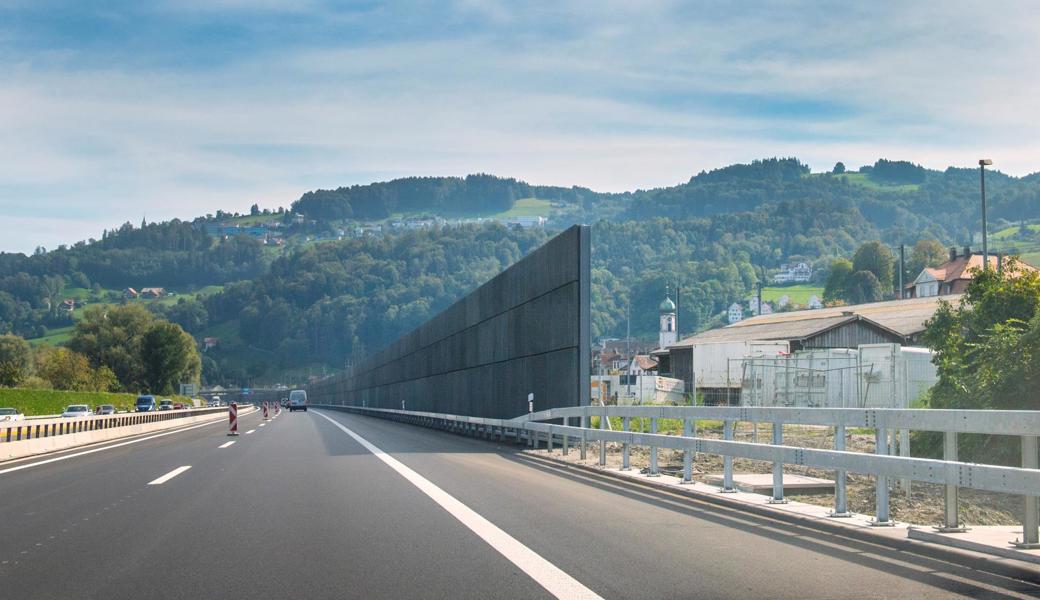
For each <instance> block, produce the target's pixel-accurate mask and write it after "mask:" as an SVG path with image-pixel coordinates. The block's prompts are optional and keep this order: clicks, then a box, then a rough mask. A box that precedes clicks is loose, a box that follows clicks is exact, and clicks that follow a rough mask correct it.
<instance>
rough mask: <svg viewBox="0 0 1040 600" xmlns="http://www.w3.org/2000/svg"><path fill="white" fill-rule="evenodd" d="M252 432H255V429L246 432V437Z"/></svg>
mask: <svg viewBox="0 0 1040 600" xmlns="http://www.w3.org/2000/svg"><path fill="white" fill-rule="evenodd" d="M254 431H256V430H255V429H250V430H249V431H247V432H246V435H249V434H250V433H253V432H254Z"/></svg>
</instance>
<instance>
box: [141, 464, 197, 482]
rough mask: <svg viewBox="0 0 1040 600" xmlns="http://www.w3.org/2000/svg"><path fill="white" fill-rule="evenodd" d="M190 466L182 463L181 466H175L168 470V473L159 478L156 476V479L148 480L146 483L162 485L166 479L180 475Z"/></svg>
mask: <svg viewBox="0 0 1040 600" xmlns="http://www.w3.org/2000/svg"><path fill="white" fill-rule="evenodd" d="M190 468H191V465H184V466H183V467H177V468H176V469H174V470H172V471H170V472H169V473H167V474H165V475H163V476H162V477H160V478H158V479H156V480H154V481H149V482H148V485H162V484H164V483H166V482H167V481H169V480H171V479H173V478H174V477H176V476H178V475H180V474H181V473H183V472H185V471H187V470H188V469H190Z"/></svg>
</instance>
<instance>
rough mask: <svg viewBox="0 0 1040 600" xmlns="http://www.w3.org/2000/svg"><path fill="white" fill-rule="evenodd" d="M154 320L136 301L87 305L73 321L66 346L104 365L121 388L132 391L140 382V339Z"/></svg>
mask: <svg viewBox="0 0 1040 600" xmlns="http://www.w3.org/2000/svg"><path fill="white" fill-rule="evenodd" d="M155 321H156V318H155V315H153V314H152V313H150V312H148V310H147V309H146V308H144V307H142V306H140V305H139V304H128V305H126V306H116V307H113V306H91V307H88V308H87V310H86V311H84V313H83V318H82V319H80V321H79V322H78V323H76V329H75V330H74V332H73V334H72V337H71V338H70V339H69V341H68V347H69V349H71V350H74V351H76V352H79V353H81V354H83V355H84V356H86V357H87V359H88V360H89V361H90V364H91V366H92V367H94V368H98V367H100V366H102V365H105V366H107V367H108V368H109V369H111V370H112V372H113V373H115V375H116V377H117V378H118V379H119V383H120V384H121V387H122V389H124V390H127V391H131V392H136V391H138V389H140V388H141V387H142V386H143V385H144V366H143V364H142V362H141V353H140V348H141V339H142V337H143V336H144V334H145V332H146V331H148V329H149V328H150V327H151V326H152V324H153V323H155Z"/></svg>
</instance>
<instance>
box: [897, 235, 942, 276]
mask: <svg viewBox="0 0 1040 600" xmlns="http://www.w3.org/2000/svg"><path fill="white" fill-rule="evenodd" d="M946 258H947V256H946V248H944V247H943V245H942V244H941V243H940V242H939V240H936V239H927V240H918V242H917V243H916V244H914V248H913V250H911V251H910V262H909V263H908V264H907V268H908V269H909V270H910V273H909V275H910V277H911V281H912V280H913V278H916V277H917V276H918V275H920V274H921V271H923V270H924V269H925V268H928V267H937V266H939V265H941V264H942V263H944V262H946Z"/></svg>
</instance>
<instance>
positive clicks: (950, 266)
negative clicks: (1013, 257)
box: [903, 247, 1036, 298]
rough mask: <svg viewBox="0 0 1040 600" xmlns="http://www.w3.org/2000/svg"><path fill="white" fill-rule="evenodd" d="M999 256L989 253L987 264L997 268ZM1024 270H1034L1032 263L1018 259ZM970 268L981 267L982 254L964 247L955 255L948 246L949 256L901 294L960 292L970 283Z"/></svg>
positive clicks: (924, 294) (925, 296)
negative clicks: (962, 250) (962, 251)
mask: <svg viewBox="0 0 1040 600" xmlns="http://www.w3.org/2000/svg"><path fill="white" fill-rule="evenodd" d="M1001 260H1002V259H1001V258H1000V257H998V256H994V255H991V256H990V257H989V266H990V268H991V269H997V268H998V267H999V266H1000V263H1001ZM1019 264H1020V265H1021V267H1022V269H1023V270H1025V271H1036V268H1035V267H1033V266H1032V265H1030V264H1028V263H1026V262H1023V261H1021V260H1020V261H1019ZM972 269H982V254H981V253H978V252H972V251H971V248H970V247H965V248H964V254H962V255H960V256H957V248H950V258H949V260H947V261H946V262H944V263H943V264H941V265H939V266H938V267H934V268H925V269H924V270H922V271H921V273H920V274H919V275H918V276H917V277H916V278H915V279H914V280H913V282H912V283H910V284H909V285H908V286H906V289H905V290H904V291H903V295H904V296H906V297H908V298H927V297H929V296H948V295H950V294H962V293H964V290H966V289H967V288H968V284H969V283H971V279H972V273H971V271H972Z"/></svg>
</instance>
